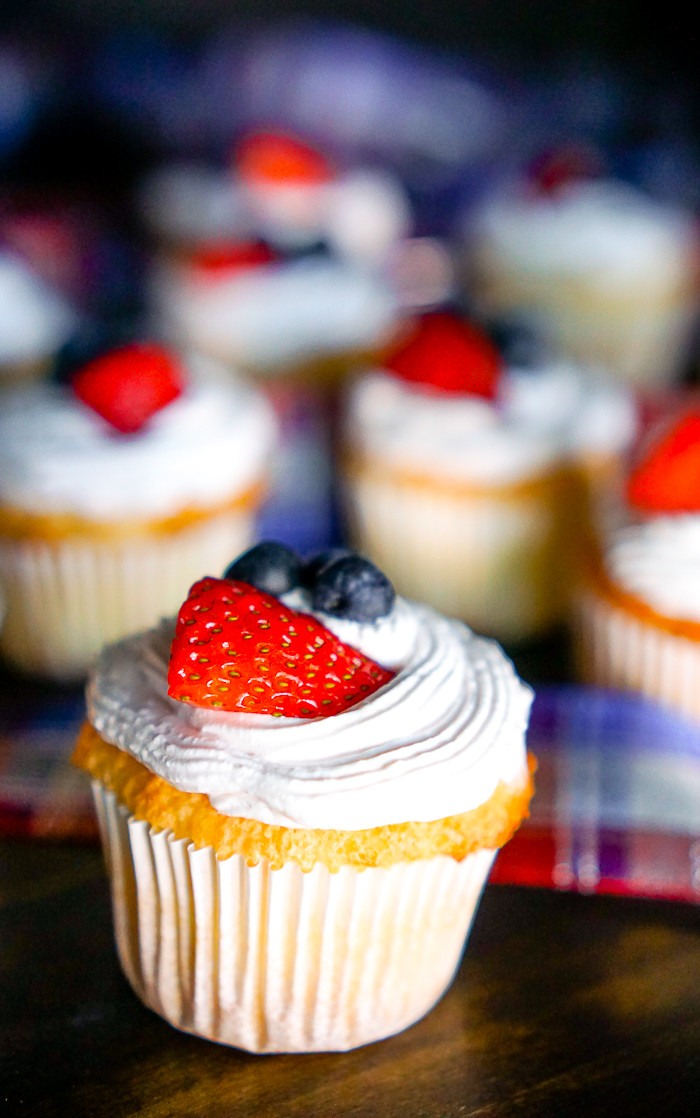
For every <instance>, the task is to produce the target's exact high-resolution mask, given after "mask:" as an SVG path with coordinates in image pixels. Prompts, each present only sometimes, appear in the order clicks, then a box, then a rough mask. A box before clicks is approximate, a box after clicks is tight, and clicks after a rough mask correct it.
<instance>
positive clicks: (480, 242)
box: [466, 155, 698, 386]
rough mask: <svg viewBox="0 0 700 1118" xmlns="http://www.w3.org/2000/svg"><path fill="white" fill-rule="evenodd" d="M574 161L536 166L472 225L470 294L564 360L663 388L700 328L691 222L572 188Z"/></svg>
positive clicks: (596, 189)
mask: <svg viewBox="0 0 700 1118" xmlns="http://www.w3.org/2000/svg"><path fill="white" fill-rule="evenodd" d="M571 158H572V157H567V156H566V155H563V156H561V157H560V158H557V157H554V158H552V159H551V160H549V161H548V162H546V163H543V164H542V166H540V167H539V169H538V174H537V176H533V178H531V179H530V180H529V181H526V182H520V183H518V184H515V185H511V186H507V187H504V188H502V189H501V190H499V191H497V192H495V193H494V194H493V195H491V196H490V197H488V198H487V199H486V201H485V202H484V203H483V204H482V206H481V208H480V209H479V211H478V212H477V213H476V214H475V215H474V217H473V218H472V219H470V222H469V229H468V233H467V240H468V255H467V260H466V263H467V267H468V270H469V273H470V284H471V285H472V286H473V291H474V294H475V295H476V297H477V299H478V301H479V303H480V306H481V308H482V310H483V311H484V312H486V313H491V314H492V313H502V312H504V311H519V312H522V313H526V314H529V315H532V316H534V317H535V318H536V319H538V320H539V321H541V322H542V323H543V325H544V327H545V328H546V329H547V331H548V332H549V334H550V337H551V340H552V342H553V343H554V345H555V346H556V347H557V348H559V349H560V351H561V353H562V354H563V355H564V356H565V357H566V358H568V359H571V360H573V361H576V362H583V363H595V364H599V365H601V366H602V367H604V368H606V369H608V370H610V371H611V372H612V373H613V374H614V375H615V376H617V377H620V378H622V379H624V380H626V381H629V382H631V383H634V384H638V385H643V386H652V385H660V384H668V383H670V382H671V381H672V380H673V379H674V377H676V376H678V375H679V373H680V372H682V371H683V368H684V362H685V361H686V360H687V358H688V353H689V349H690V344H691V339H692V331H693V326H694V324H695V321H696V312H697V297H698V274H697V272H698V268H697V265H698V236H697V230H696V226H695V222H694V220H693V217H692V215H691V214H690V213H689V212H685V211H683V210H681V209H676V208H674V207H672V206H670V205H666V204H663V203H660V202H656V201H654V200H652V199H651V198H648V197H646V196H645V195H643V194H642V193H641V192H639V191H637V190H635V189H634V188H632V187H630V186H626V185H624V184H622V183H619V182H615V181H611V180H605V179H585V178H581V177H577V174H576V172H577V171H578V170H580V168H578V167H572V166H571V163H570V159H571Z"/></svg>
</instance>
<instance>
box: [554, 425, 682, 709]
mask: <svg viewBox="0 0 700 1118" xmlns="http://www.w3.org/2000/svg"><path fill="white" fill-rule="evenodd" d="M628 500H629V507H628V523H627V525H626V526H624V527H618V528H617V529H616V530H615V531H612V532H610V533H609V534H608V535H607V537H606V538H605V539H604V542H603V545H602V554H601V556H600V559H599V561H597V562H596V563H593V564H591V568H590V570H589V573H588V579H587V581H586V583H585V585H584V586H583V588H582V591H581V594H580V597H579V600H578V602H577V608H576V611H575V633H576V641H577V653H578V661H579V668H580V672H581V674H582V675H583V677H584V678H585V679H586V680H588V681H590V682H593V683H597V684H601V685H603V686H607V687H618V688H622V689H624V690H633V691H640V692H643V693H644V694H646V695H648V696H649V697H651V698H655V699H659V700H661V701H662V702H664V703H667V704H669V705H671V706H674V707H676V708H678V709H679V710H681V711H683V712H684V713H685V714H688V715H690V716H691V717H693V718H695V719H698V718H700V597H699V593H698V588H699V587H700V410H699V409H698V408H697V406H696V405H694V406H693V407H691V408H690V409H688V410H686V411H685V412H684V413H683V414H682V415H681V416H680V417H678V418H676V419H675V420H674V421H673V422H672V423H671V424H670V425H667V426H666V427H665V429H664V430H663V432H662V433H660V434H657V436H656V438H655V439H654V440H653V441H652V443H651V445H650V446H648V447H647V449H646V452H645V453H644V455H643V456H642V458H641V459H640V461H639V462H638V463H637V465H636V467H635V469H634V471H633V472H632V474H631V477H630V480H629V485H628Z"/></svg>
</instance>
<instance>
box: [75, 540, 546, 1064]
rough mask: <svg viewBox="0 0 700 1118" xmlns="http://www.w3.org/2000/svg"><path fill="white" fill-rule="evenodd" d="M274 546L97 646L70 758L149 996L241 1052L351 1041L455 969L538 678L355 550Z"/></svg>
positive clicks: (375, 1030)
mask: <svg viewBox="0 0 700 1118" xmlns="http://www.w3.org/2000/svg"><path fill="white" fill-rule="evenodd" d="M280 550H282V549H277V555H275V554H274V549H273V551H272V554H273V559H274V560H275V562H274V563H273V564H272V565H270V564H269V563H268V562H267V560H268V559H269V557H270V546H269V545H266V547H263V548H262V549H260V551H259V552H258V555H260V552H262V558H263V560H264V561H263V562H258V561H256V557H255V556H253V558H252V560H251V556H250V555H248V556H244V557H243V559H242V561H240V562H239V563H237V564H234V565H233V566H232V568H231V569H230V570H229V571H228V572H227V576H228V577H227V578H226V579H223V580H221V579H203V580H200V582H198V583H196V584H195V586H194V587H193V588H192V591H191V593H190V596H189V598H188V600H187V601H186V602H185V604H184V605H183V607H182V608H181V610H180V614H179V617H178V622H177V627H174V626H173V624H172V623H163V624H162V625H161V626H160V627H159V628H158V629H156V630H153V631H151V632H149V633H146V634H142V635H141V636H140V637H137V638H132V639H129V640H126V641H124V642H122V643H121V644H118V645H115V646H112V647H111V648H110V649H108V650H105V652H104V653H103V655H102V657H101V659H100V662H99V665H98V668H97V671H96V673H95V675H94V676H93V679H92V682H91V684H90V687H89V693H88V694H89V718H90V724H89V725H88V726H87V727H86V729H85V731H84V733H83V735H82V737H81V740H80V742H79V744H78V747H77V750H76V754H75V758H74V759H75V760H76V762H77V763H78V764H79V765H81V766H82V767H83V768H85V769H86V770H87V771H88V772H89V773H91V774H92V776H93V779H94V791H95V799H96V803H97V806H98V812H99V816H100V822H101V829H102V834H103V839H104V842H105V844H106V848H107V853H108V864H109V865H110V867H111V871H112V894H113V902H114V912H115V923H116V934H117V943H118V946H119V951H120V956H121V960H122V964H123V966H124V969H125V972H126V974H127V977H128V978H129V980H130V982H131V983H132V985H133V986H134V988H135V990H136V991H137V993H139V995H140V996H141V997H142V998H143V999H144V1000H145V1001H146V1003H147V1004H148V1005H150V1006H151V1007H152V1008H154V1009H155V1010H157V1011H158V1012H159V1013H161V1014H162V1015H163V1016H165V1017H166V1019H168V1020H169V1021H171V1022H172V1023H173V1024H175V1025H177V1026H178V1027H180V1028H183V1029H186V1030H188V1031H191V1032H194V1033H197V1034H199V1035H204V1036H207V1037H210V1038H211V1039H214V1040H218V1041H220V1042H223V1043H228V1044H233V1045H235V1046H237V1047H242V1048H246V1049H248V1050H250V1051H255V1052H286V1051H324V1050H345V1049H348V1048H353V1047H356V1046H357V1045H360V1044H363V1043H368V1042H370V1041H373V1040H378V1039H380V1038H381V1037H384V1036H388V1035H391V1034H393V1033H395V1032H397V1031H399V1030H400V1029H402V1028H405V1027H407V1026H408V1025H410V1024H412V1023H413V1022H414V1021H416V1020H418V1019H419V1018H420V1017H421V1016H423V1014H424V1013H426V1012H427V1011H428V1010H429V1009H430V1008H431V1007H432V1005H433V1004H434V1002H435V1001H436V1000H437V998H439V997H440V996H441V994H442V992H443V991H444V989H445V988H446V986H447V984H448V983H449V982H450V980H451V978H452V975H453V973H454V970H455V968H456V966H457V964H458V962H459V958H460V956H461V953H462V949H463V945H464V940H465V936H466V934H467V932H468V930H469V926H470V924H471V921H472V918H473V915H474V911H475V908H476V905H477V903H478V899H479V896H480V894H481V890H482V888H483V884H484V881H485V879H486V877H487V875H488V872H489V869H490V866H491V862H492V860H493V856H494V852H495V849H496V847H497V846H499V845H500V844H501V843H502V842H504V841H506V839H507V838H508V837H509V835H510V834H511V833H512V831H513V830H514V829H515V827H516V826H517V824H518V822H519V820H520V818H521V817H522V815H523V813H524V812H525V811H526V809H527V802H528V799H529V795H530V780H529V775H528V767H527V762H526V754H525V744H524V734H525V727H526V722H527V716H528V710H529V705H530V700H531V696H530V692H529V690H528V689H527V688H525V687H524V686H523V685H522V684H521V683H520V682H519V680H518V679H517V677H516V675H515V672H514V670H513V668H512V665H511V664H510V663H509V661H507V660H506V658H505V657H504V656H503V654H502V652H501V651H500V649H499V648H498V647H497V646H496V645H494V644H493V643H492V642H490V641H485V640H482V639H480V638H478V637H476V636H474V634H472V633H471V632H470V631H469V630H467V629H466V628H465V627H464V626H462V625H460V624H459V623H457V622H452V621H448V620H447V619H445V618H442V617H440V616H439V615H437V614H436V613H434V612H433V611H431V610H429V609H427V608H425V607H422V606H418V605H416V604H412V603H408V602H405V601H402V600H400V599H399V600H397V601H394V595H393V590H392V589H391V586H390V584H389V583H388V581H387V580H386V578H384V576H383V575H382V574H381V572H379V571H377V569H376V568H374V567H372V565H371V564H369V563H367V562H366V561H363V560H361V559H359V558H358V557H357V556H353V555H345V556H343V557H340V558H338V559H336V560H335V561H330V562H327V563H325V564H324V563H323V562H320V563H315V564H313V565H312V566H311V567H309V568H307V569H306V570H303V569H302V570H300V567H299V563H298V561H296V560H295V559H294V556H292V555H291V554H290V553H289V552H286V555H284V554H283V560H284V561H283V563H282V564H281V565H280V564H279V563H278V562H277V560H278V558H279V551H280ZM243 577H244V578H245V581H241V580H240V579H241V578H243ZM299 578H301V579H302V581H303V582H304V583H305V588H299V587H294V586H293V585H292V584H293V582H294V581H296V580H298V579H299ZM254 582H257V583H262V584H264V585H267V586H270V585H274V586H275V588H276V591H277V594H281V595H282V599H281V600H280V598H278V597H277V596H273V595H272V594H269V593H267V592H265V591H262V590H260V589H257V588H256V587H255V586H254V585H252V584H253V583H254ZM321 602H323V603H326V609H321V608H319V603H321ZM299 610H301V612H299ZM309 610H310V611H311V612H310V613H309V612H307V611H309ZM251 635H253V636H254V637H255V638H256V639H255V641H254V642H251V641H250V637H251ZM260 637H262V640H261V639H260ZM350 642H353V643H350ZM171 644H172V647H171ZM193 648H196V650H197V651H196V653H193ZM169 653H170V666H169V667H168V656H169ZM193 657H194V658H193ZM231 664H235V666H234V667H233V668H232V667H231ZM193 668H195V669H196V670H194V671H193ZM117 694H118V695H119V696H120V698H119V701H118V702H115V698H116V696H117ZM134 898H136V903H134Z"/></svg>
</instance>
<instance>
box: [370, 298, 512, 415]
mask: <svg viewBox="0 0 700 1118" xmlns="http://www.w3.org/2000/svg"><path fill="white" fill-rule="evenodd" d="M383 364H384V367H385V368H386V369H388V370H389V371H390V372H392V373H394V374H395V375H396V376H398V377H400V378H401V379H402V380H405V381H409V382H410V383H413V384H416V385H418V386H423V387H426V388H433V389H436V390H438V391H440V392H450V393H455V394H458V393H459V394H469V395H472V396H482V397H484V398H485V399H487V400H492V399H494V398H495V396H496V394H497V392H498V382H499V378H500V374H501V368H502V362H501V358H500V356H499V353H498V350H497V349H496V347H495V346H494V344H493V343H492V342H491V340H490V339H489V338H488V337H487V335H486V334H485V333H484V332H483V331H482V330H480V329H479V328H478V327H477V326H475V325H473V324H472V323H469V322H465V321H464V320H463V319H461V318H460V317H459V316H458V315H456V314H453V313H452V312H450V311H437V312H434V313H432V314H426V315H423V316H422V317H421V318H420V319H418V321H417V322H416V324H415V326H414V327H413V329H412V330H411V331H410V333H409V334H408V335H407V337H405V338H404V339H403V340H402V341H401V342H400V343H399V344H398V345H397V346H396V347H395V348H394V349H393V350H392V351H391V352H390V353H389V355H388V357H387V358H386V360H385V361H384V363H383Z"/></svg>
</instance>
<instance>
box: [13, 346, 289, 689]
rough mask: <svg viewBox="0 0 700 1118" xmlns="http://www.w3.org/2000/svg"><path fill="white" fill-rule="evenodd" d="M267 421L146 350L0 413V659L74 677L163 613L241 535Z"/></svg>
mask: <svg viewBox="0 0 700 1118" xmlns="http://www.w3.org/2000/svg"><path fill="white" fill-rule="evenodd" d="M274 432H275V426H274V420H273V418H272V414H271V411H270V409H269V407H268V405H267V404H266V403H265V401H264V400H263V399H262V397H260V396H259V395H258V394H257V393H256V392H255V391H254V390H253V389H252V388H250V387H249V386H247V385H245V384H244V383H243V382H240V381H235V380H233V379H232V378H230V377H229V378H228V379H225V378H224V377H223V376H222V374H221V373H220V371H219V370H217V369H216V368H215V367H214V366H212V365H211V364H210V363H209V362H208V361H206V360H205V359H202V358H199V357H196V358H195V357H191V358H189V359H186V360H185V361H181V360H180V359H179V357H178V356H177V355H175V354H174V353H170V352H169V351H167V350H164V349H162V348H161V347H158V346H155V345H149V344H136V345H131V346H125V347H123V348H122V349H119V350H114V351H112V352H111V353H107V354H102V355H101V356H98V357H96V358H95V359H94V360H93V361H92V362H88V363H87V364H86V365H85V366H83V367H82V368H80V369H78V370H77V371H76V373H75V375H74V377H73V380H72V384H71V385H67V384H66V385H59V384H55V383H52V382H48V381H47V382H44V383H41V384H36V385H29V386H26V387H18V388H16V389H14V390H11V391H8V392H7V393H6V394H5V396H4V399H3V408H2V409H1V410H0V582H1V583H2V585H3V588H4V593H5V597H6V599H7V607H8V609H7V617H6V622H5V625H4V628H3V632H2V637H1V639H0V649H1V650H2V652H3V655H4V656H5V657H6V658H7V659H8V660H9V661H10V662H11V663H12V664H14V665H16V666H18V667H20V668H23V669H24V670H28V671H32V672H37V673H39V674H47V675H52V676H56V677H57V678H71V677H74V676H80V675H81V674H82V673H84V672H85V671H86V669H87V666H88V664H89V663H90V661H91V660H92V658H93V657H94V656H95V655H96V653H97V652H98V651H99V649H100V647H101V646H102V644H104V642H105V641H106V640H109V639H114V638H116V637H117V636H119V635H121V634H124V633H127V632H130V631H133V630H134V629H138V628H141V627H143V626H144V625H147V624H149V623H152V622H154V621H155V620H157V619H158V617H160V616H162V615H163V614H165V613H168V612H170V611H172V609H173V608H174V607H175V605H176V604H177V602H178V601H179V600H180V598H181V596H182V593H183V588H186V587H187V586H188V585H189V583H190V582H191V580H192V578H193V577H194V575H195V574H196V573H197V571H199V570H201V566H202V564H203V563H208V562H211V563H213V564H214V565H215V567H216V566H220V565H221V563H222V562H223V561H225V559H226V556H227V555H230V553H231V552H230V548H231V545H232V544H233V545H234V546H236V547H240V546H241V544H245V543H246V542H249V541H250V539H251V536H252V533H253V516H254V512H255V510H256V508H257V507H258V505H259V503H260V500H261V497H262V489H263V482H264V477H265V474H266V471H267V462H268V457H269V454H270V452H271V449H272V445H273V441H274V437H275V435H274Z"/></svg>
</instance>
